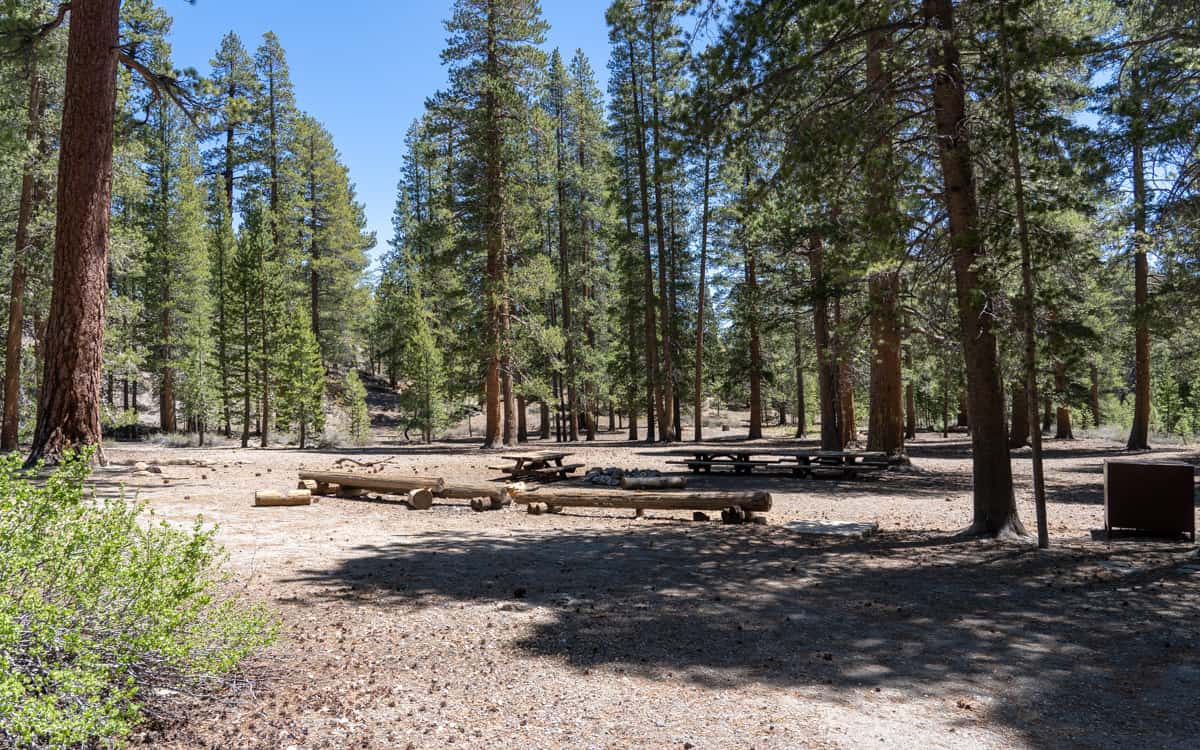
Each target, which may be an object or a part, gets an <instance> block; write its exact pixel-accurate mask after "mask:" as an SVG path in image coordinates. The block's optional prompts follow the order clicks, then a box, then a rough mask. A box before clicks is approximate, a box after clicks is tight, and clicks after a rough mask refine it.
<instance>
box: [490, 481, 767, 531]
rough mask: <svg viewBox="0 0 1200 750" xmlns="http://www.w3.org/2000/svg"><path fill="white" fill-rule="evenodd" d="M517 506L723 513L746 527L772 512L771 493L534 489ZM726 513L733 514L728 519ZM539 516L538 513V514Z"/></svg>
mask: <svg viewBox="0 0 1200 750" xmlns="http://www.w3.org/2000/svg"><path fill="white" fill-rule="evenodd" d="M511 495H512V498H513V502H515V503H517V504H519V505H531V504H536V505H537V506H538V508H537V509H536V510H538V511H540V510H543V506H544V507H545V508H555V509H558V508H630V509H633V510H635V511H638V513H639V515H640V513H641V511H644V510H692V511H720V512H722V514H723V517H725V518H728V519H735V521H734V522H738V523H742V522H746V521H753V520H754V517H755V514H756V513H766V512H767V511H769V510H771V494H770V493H769V492H713V491H707V492H691V491H688V492H649V491H640V490H633V491H630V490H623V491H619V492H612V491H605V490H588V489H580V490H571V489H555V488H545V489H532V488H514V489H513V490H512V491H511ZM726 511H732V512H731V513H729V514H728V515H727V516H726V515H724V514H725V512H726ZM535 512H536V511H535Z"/></svg>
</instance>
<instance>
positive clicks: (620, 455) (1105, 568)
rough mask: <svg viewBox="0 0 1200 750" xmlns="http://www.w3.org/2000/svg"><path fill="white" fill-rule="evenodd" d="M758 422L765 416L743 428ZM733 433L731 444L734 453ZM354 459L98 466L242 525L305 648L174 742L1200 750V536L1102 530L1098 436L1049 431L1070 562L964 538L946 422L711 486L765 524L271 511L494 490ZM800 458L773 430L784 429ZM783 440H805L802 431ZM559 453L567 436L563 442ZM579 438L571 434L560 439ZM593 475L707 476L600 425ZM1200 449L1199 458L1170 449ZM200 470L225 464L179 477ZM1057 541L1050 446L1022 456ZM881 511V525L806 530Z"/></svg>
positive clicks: (171, 512)
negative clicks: (806, 464) (306, 487)
mask: <svg viewBox="0 0 1200 750" xmlns="http://www.w3.org/2000/svg"><path fill="white" fill-rule="evenodd" d="M733 424H735V425H739V424H740V422H737V421H734V422H733ZM731 436H736V432H734V431H731V432H721V431H720V430H719V429H718V430H715V431H714V434H713V437H718V438H729V437H731ZM396 438H397V436H396V433H395V431H394V430H391V429H381V430H379V431H378V433H377V435H376V444H374V445H372V446H370V447H367V448H362V449H355V450H349V451H347V450H332V449H331V450H306V451H299V450H295V449H272V450H254V449H250V450H243V449H240V448H233V447H217V448H209V449H195V448H170V447H164V446H162V445H157V444H149V443H114V444H111V445H110V446H109V448H108V453H109V457H110V458H111V459H113V460H114V461H116V462H133V461H146V462H151V461H159V462H161V463H162V464H163V466H162V472H163V473H162V474H149V475H142V476H136V477H135V476H133V474H132V468H131V467H129V466H124V465H116V466H113V467H110V468H108V469H104V470H100V471H98V472H97V475H96V478H97V481H98V482H99V485H98V486H99V489H100V490H101V491H116V489H117V487H118V486H119V485H120V484H121V483H124V484H125V485H126V486H127V487H128V488H129V489H130V490H134V491H136V492H137V494H138V495H139V496H140V497H142V498H144V499H146V500H148V501H149V504H150V507H151V508H152V509H153V511H154V512H155V513H156V514H157V515H159V516H161V517H165V518H167V519H170V520H173V521H179V522H186V521H188V520H189V519H191V518H193V517H194V516H195V515H196V514H198V513H199V514H203V516H204V518H205V519H207V520H209V521H213V522H216V523H218V524H220V539H221V540H222V541H223V542H224V544H225V545H226V546H227V547H228V549H229V552H230V565H231V567H232V570H233V572H234V580H233V582H232V585H235V586H237V587H243V588H244V589H245V590H246V591H247V592H248V593H249V594H250V595H251V597H252V598H254V599H257V600H260V601H262V602H263V603H265V604H266V605H268V606H269V607H270V608H272V609H273V610H275V611H276V612H278V614H279V616H280V618H281V620H282V623H283V637H282V638H281V639H280V642H279V643H278V645H277V646H275V647H274V648H273V649H271V650H270V651H269V652H268V653H266V654H265V655H264V656H262V657H260V658H258V659H257V660H256V661H255V663H254V664H253V665H252V667H251V669H250V676H251V677H252V678H253V679H252V681H251V683H250V685H249V686H248V687H246V688H245V689H244V690H241V691H238V692H236V693H234V694H231V695H229V696H228V697H227V700H226V701H223V702H222V701H205V702H201V703H194V704H187V705H186V706H185V707H184V708H185V709H186V710H183V711H180V712H179V716H180V720H179V721H178V722H177V723H172V724H168V725H160V726H153V727H148V728H147V729H146V733H145V734H144V735H143V736H141V737H140V738H139V739H141V740H143V741H145V742H147V743H149V744H152V745H154V746H155V747H175V748H193V747H213V748H228V747H250V746H257V747H272V748H274V747H279V748H289V747H294V748H357V747H363V748H391V747H396V748H406V747H409V748H435V747H465V748H697V749H701V748H751V747H753V748H757V749H758V750H764V749H766V748H780V749H782V748H862V747H893V748H913V747H929V748H985V747H1038V748H1049V747H1054V748H1060V747H1101V748H1118V747H1157V748H1176V747H1177V748H1183V747H1189V748H1190V747H1194V746H1195V741H1196V731H1197V726H1198V724H1197V719H1196V712H1195V696H1196V695H1197V694H1200V558H1198V557H1197V556H1196V554H1195V552H1194V547H1193V546H1192V544H1191V543H1190V542H1185V541H1182V540H1174V541H1172V540H1149V539H1143V538H1136V537H1131V536H1124V537H1114V539H1113V540H1112V541H1106V540H1105V539H1104V537H1103V534H1102V533H1101V532H1099V531H1098V530H1100V529H1102V527H1103V504H1102V500H1103V493H1102V473H1101V472H1102V462H1103V459H1104V458H1105V457H1106V456H1112V455H1116V454H1119V453H1120V452H1121V446H1120V445H1119V444H1117V443H1115V442H1111V441H1106V440H1101V439H1087V440H1076V441H1049V442H1048V443H1047V451H1046V453H1047V459H1048V463H1047V470H1048V485H1049V494H1050V506H1049V515H1050V532H1051V536H1052V541H1053V548H1052V549H1051V550H1050V551H1048V552H1042V553H1039V552H1037V551H1036V550H1034V549H1031V548H1029V547H1026V546H1019V545H1014V544H998V543H991V542H961V541H956V540H954V539H953V538H952V534H953V533H954V532H955V531H957V530H958V529H960V528H962V527H963V526H965V525H966V524H967V522H968V521H969V516H970V489H971V475H970V463H969V452H968V443H967V439H966V437H965V436H963V435H952V436H950V437H949V438H942V437H941V436H940V435H934V434H927V433H922V434H921V435H920V436H919V438H918V439H917V440H916V441H914V442H913V443H912V444H911V447H910V453H911V456H912V462H913V466H912V469H911V470H906V471H897V472H890V473H888V475H886V476H885V477H883V478H882V479H879V480H877V481H844V480H828V479H821V480H809V479H793V478H790V477H767V476H763V477H757V476H755V477H750V478H733V477H718V476H715V475H714V476H711V477H708V476H704V477H691V479H692V480H693V481H692V483H691V485H690V486H694V487H697V488H705V487H722V488H735V487H736V488H746V489H764V490H769V491H770V492H772V493H773V495H774V500H775V508H774V510H773V511H772V513H770V514H769V518H770V524H769V525H767V526H756V525H754V526H751V525H746V526H723V525H720V524H718V523H703V522H693V521H692V520H691V514H690V513H670V512H648V513H647V517H646V518H644V519H640V520H635V519H634V518H632V512H631V511H613V512H605V511H591V510H579V511H574V512H567V513H564V514H562V515H550V516H530V515H528V514H526V513H524V512H521V511H520V510H518V509H516V508H513V509H509V510H505V511H498V512H490V513H474V512H472V511H471V510H470V509H469V508H468V507H467V505H466V504H465V502H464V503H462V504H453V503H451V504H438V505H435V506H434V508H433V510H431V511H423V512H417V511H409V510H406V509H405V507H404V506H402V505H399V504H394V503H387V502H372V501H363V500H348V499H329V498H325V499H322V500H321V501H320V502H319V504H315V505H312V506H308V507H298V508H253V507H251V505H252V501H253V493H254V490H256V489H279V490H283V489H288V488H290V487H293V486H294V485H295V482H296V471H297V470H298V469H300V468H315V469H324V468H329V467H331V466H332V465H333V462H334V461H335V460H336V459H338V458H339V457H342V456H352V457H355V458H357V459H358V460H360V461H380V460H388V461H389V462H390V465H389V466H388V467H387V469H388V470H389V471H399V472H405V473H410V474H413V473H416V474H422V475H438V476H444V477H447V478H448V479H475V480H482V479H485V478H492V477H494V476H495V472H492V471H489V470H488V469H487V467H488V466H489V465H494V464H496V463H498V462H499V461H498V457H497V456H496V455H494V454H490V453H483V452H481V451H479V450H478V449H477V448H476V446H475V442H474V441H471V442H467V441H465V440H464V441H461V442H459V441H454V442H442V443H437V444H435V445H431V446H426V445H417V444H401V443H400V442H397V439H396ZM773 441H774V442H784V441H782V440H781V439H768V440H767V441H764V442H773ZM787 444H790V445H795V444H796V443H795V442H791V441H788V442H787ZM533 445H534V446H541V447H547V446H545V444H544V443H541V442H540V441H534V443H533ZM550 445H551V446H553V443H551V444H550ZM568 450H571V451H573V452H574V453H575V456H573V460H576V461H578V462H580V463H586V464H587V465H588V466H596V465H602V466H621V467H625V468H654V469H660V470H663V471H667V470H679V469H682V468H683V467H678V466H671V465H668V464H667V463H665V461H666V459H667V458H668V456H666V455H664V454H663V449H660V448H655V447H648V446H646V445H645V444H634V443H628V442H626V441H624V440H623V435H617V434H612V435H609V434H603V435H601V439H600V440H599V441H598V442H596V443H592V444H587V443H579V444H577V445H572V446H570V447H569V448H568ZM1156 455H1161V456H1163V457H1167V456H1170V457H1175V458H1182V459H1185V460H1189V461H1191V462H1193V463H1196V462H1200V449H1197V448H1194V447H1191V448H1189V447H1186V446H1184V447H1181V446H1176V447H1172V448H1171V449H1169V450H1163V451H1158V452H1156ZM191 459H202V460H203V461H205V462H207V464H208V465H207V466H202V465H181V464H183V463H184V462H186V461H187V460H191ZM1014 470H1015V471H1016V473H1017V475H1018V481H1019V487H1018V494H1019V497H1020V509H1021V514H1022V517H1023V519H1024V520H1025V521H1026V523H1027V524H1028V525H1030V527H1031V529H1032V523H1033V519H1034V513H1033V507H1032V504H1031V502H1030V500H1029V494H1030V493H1029V491H1028V485H1029V460H1028V454H1027V453H1017V454H1016V455H1015V459H1014ZM796 520H806V521H822V520H824V521H876V522H878V524H879V527H880V533H878V534H877V535H875V536H873V537H869V538H867V539H844V538H842V539H839V538H822V537H813V536H805V535H801V534H800V533H798V532H797V531H796V530H794V529H792V528H789V526H788V523H789V522H791V521H796Z"/></svg>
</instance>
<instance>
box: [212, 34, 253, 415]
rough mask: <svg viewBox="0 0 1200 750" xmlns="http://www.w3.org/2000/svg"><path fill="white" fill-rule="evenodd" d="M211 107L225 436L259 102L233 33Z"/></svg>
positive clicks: (215, 65)
mask: <svg viewBox="0 0 1200 750" xmlns="http://www.w3.org/2000/svg"><path fill="white" fill-rule="evenodd" d="M211 64H212V73H211V75H210V88H211V92H210V96H209V102H208V106H209V107H210V108H211V109H212V110H215V111H216V112H217V117H218V121H217V123H216V124H214V126H213V129H214V131H216V133H217V138H218V144H217V145H216V146H214V147H213V148H212V149H210V150H209V152H208V162H209V171H210V174H218V173H219V174H220V176H221V181H220V182H219V183H214V190H213V199H214V201H219V202H220V205H214V206H212V207H211V209H210V212H211V214H212V219H211V220H210V223H211V226H212V240H211V242H212V248H211V250H212V252H211V256H212V263H213V271H212V293H213V296H214V298H215V300H216V319H215V320H214V322H213V330H214V333H215V338H216V347H217V361H218V364H219V368H220V381H221V385H220V398H221V420H222V428H223V430H224V432H225V436H226V437H229V436H230V435H231V432H232V414H233V397H232V393H231V391H230V384H229V371H230V366H229V356H230V352H229V348H230V344H229V340H230V331H231V330H232V327H233V326H232V324H233V323H234V322H235V321H232V320H230V319H229V314H228V301H229V295H230V292H229V278H230V276H231V263H232V256H233V252H234V246H233V216H234V201H235V196H236V195H237V191H238V187H239V185H238V179H239V177H241V174H239V173H240V172H243V171H244V167H245V164H246V161H247V159H248V158H249V154H248V153H247V151H248V144H247V131H248V128H249V124H250V120H251V117H252V115H253V109H252V108H253V104H254V102H255V101H256V100H257V95H258V91H257V89H258V81H257V79H256V78H255V75H254V62H253V60H251V58H250V55H249V53H248V52H247V51H246V48H245V46H243V44H242V40H241V39H240V38H239V37H238V36H237V34H235V33H233V32H230V33H228V34H226V35H225V36H224V37H223V38H222V39H221V46H220V48H219V49H218V50H217V52H216V54H215V55H214V57H213V59H212V62H211Z"/></svg>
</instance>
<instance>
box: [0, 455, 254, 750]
mask: <svg viewBox="0 0 1200 750" xmlns="http://www.w3.org/2000/svg"><path fill="white" fill-rule="evenodd" d="M90 459H91V456H90V455H89V454H87V453H80V454H77V455H74V456H71V457H69V458H68V459H67V460H66V461H65V462H64V463H63V465H62V466H61V467H60V468H58V469H57V470H56V471H55V472H54V473H53V474H51V475H50V476H49V478H48V479H46V480H45V481H44V482H39V481H34V480H32V479H30V478H29V477H27V476H26V475H24V474H23V473H22V472H21V470H20V464H21V461H20V457H19V456H17V455H15V454H14V455H10V456H7V457H3V458H0V746H13V747H55V748H59V747H77V746H96V745H108V744H114V743H120V741H121V739H122V738H123V737H124V736H125V735H126V734H127V733H128V732H129V730H130V729H131V728H132V727H133V726H135V725H136V724H137V722H138V721H139V720H140V718H141V717H142V712H143V709H144V708H145V707H146V705H147V700H148V699H152V698H153V697H154V694H155V693H154V692H153V691H156V690H158V689H161V688H166V689H168V690H181V691H187V692H189V693H195V692H198V691H206V690H212V689H215V688H217V687H219V686H220V685H222V684H223V678H224V677H225V676H227V675H228V674H229V673H230V672H231V671H232V670H233V669H234V668H235V667H236V666H237V664H238V662H239V661H240V660H241V659H242V658H243V657H245V656H246V655H248V654H250V653H251V652H252V651H254V650H255V649H257V648H259V647H261V646H263V645H265V644H267V643H268V642H270V640H271V639H272V638H273V637H274V635H275V626H274V623H273V621H272V620H271V619H270V618H269V617H268V616H267V614H266V613H265V612H264V611H263V610H261V609H258V608H249V607H247V606H245V605H244V604H243V603H242V602H240V601H239V600H237V599H236V598H232V597H227V596H222V595H221V589H222V584H223V582H224V580H225V579H224V577H223V576H222V575H221V574H220V572H219V569H220V563H221V562H222V552H221V550H220V548H219V547H218V546H217V544H216V543H215V541H214V538H213V535H214V530H212V529H208V530H205V529H204V528H203V527H202V526H201V523H200V520H199V519H197V521H196V523H195V525H194V526H193V528H192V529H191V530H190V531H185V530H181V529H178V528H175V527H172V526H170V525H168V524H167V523H166V522H162V521H157V522H156V521H155V520H154V519H153V518H152V517H150V516H149V515H143V512H144V511H145V510H146V509H145V506H144V505H143V504H138V503H128V502H126V501H125V500H124V498H108V499H105V498H98V497H95V496H94V494H93V493H91V492H88V491H85V489H84V481H85V479H86V478H87V476H88V474H89V472H90V466H91V460H90Z"/></svg>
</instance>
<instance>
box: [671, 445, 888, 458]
mask: <svg viewBox="0 0 1200 750" xmlns="http://www.w3.org/2000/svg"><path fill="white" fill-rule="evenodd" d="M667 453H668V454H669V455H673V456H723V455H735V454H736V455H749V456H808V457H830V458H846V457H863V458H884V457H886V456H887V453H885V452H883V451H826V450H821V449H819V448H755V447H753V446H745V445H734V446H726V445H722V446H715V445H714V446H702V445H698V446H696V447H694V448H680V449H677V450H672V451H667Z"/></svg>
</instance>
